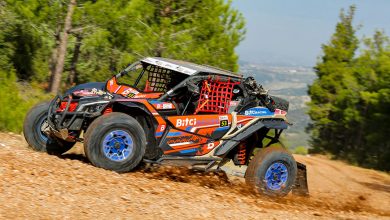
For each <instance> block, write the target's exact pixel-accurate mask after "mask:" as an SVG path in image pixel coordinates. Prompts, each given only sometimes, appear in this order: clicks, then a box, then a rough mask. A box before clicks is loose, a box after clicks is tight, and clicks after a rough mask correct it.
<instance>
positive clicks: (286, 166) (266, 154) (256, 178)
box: [245, 146, 297, 197]
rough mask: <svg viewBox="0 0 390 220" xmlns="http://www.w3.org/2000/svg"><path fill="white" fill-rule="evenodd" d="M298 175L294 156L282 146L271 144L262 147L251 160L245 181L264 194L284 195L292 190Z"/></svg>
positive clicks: (272, 195)
mask: <svg viewBox="0 0 390 220" xmlns="http://www.w3.org/2000/svg"><path fill="white" fill-rule="evenodd" d="M296 175H297V164H296V162H295V160H294V158H293V156H292V155H291V154H290V153H288V151H287V150H285V149H284V148H282V147H279V146H271V147H267V148H264V149H261V150H260V151H259V152H257V154H256V155H255V156H254V158H253V159H252V160H251V161H250V163H249V166H248V169H247V171H246V174H245V181H246V183H247V184H249V185H251V186H253V187H255V188H256V189H257V190H258V191H259V192H260V193H262V194H264V195H267V196H271V197H282V196H286V195H287V194H288V193H289V192H290V191H291V189H292V187H293V185H294V182H295V179H296Z"/></svg>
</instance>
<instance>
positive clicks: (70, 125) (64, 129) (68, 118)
mask: <svg viewBox="0 0 390 220" xmlns="http://www.w3.org/2000/svg"><path fill="white" fill-rule="evenodd" d="M62 102H66V107H65V109H64V110H62V111H58V109H59V107H60V104H61V103H62ZM71 102H77V103H78V104H77V108H76V110H75V111H72V112H70V111H69V106H70V104H71ZM109 103H110V101H108V100H102V99H101V98H86V99H83V98H80V99H77V100H75V99H72V96H71V95H69V96H65V97H62V96H59V95H57V96H56V97H55V98H54V99H53V100H52V101H51V103H50V106H49V110H48V117H47V122H48V124H49V131H47V132H46V133H48V135H54V136H55V137H57V138H60V139H63V140H66V141H76V140H77V137H76V136H78V135H77V134H79V133H80V131H81V130H82V129H83V126H84V125H85V122H86V121H89V120H91V119H93V118H96V117H98V116H100V115H101V114H102V113H101V112H102V110H103V109H105V108H106V107H107V105H108V104H109ZM96 106H98V108H96V111H93V112H91V111H90V110H91V108H90V107H96Z"/></svg>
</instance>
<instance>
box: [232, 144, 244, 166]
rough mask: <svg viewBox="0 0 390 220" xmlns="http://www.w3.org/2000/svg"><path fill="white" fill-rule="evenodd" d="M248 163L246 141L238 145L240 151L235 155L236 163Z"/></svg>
mask: <svg viewBox="0 0 390 220" xmlns="http://www.w3.org/2000/svg"><path fill="white" fill-rule="evenodd" d="M245 163H246V146H245V143H241V144H240V145H239V146H238V151H237V154H236V157H235V164H237V165H245Z"/></svg>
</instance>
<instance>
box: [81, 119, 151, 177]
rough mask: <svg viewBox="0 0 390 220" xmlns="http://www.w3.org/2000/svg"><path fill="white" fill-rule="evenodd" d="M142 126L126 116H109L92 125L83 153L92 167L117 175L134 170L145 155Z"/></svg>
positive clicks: (85, 139) (97, 120)
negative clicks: (110, 171) (114, 172)
mask: <svg viewBox="0 0 390 220" xmlns="http://www.w3.org/2000/svg"><path fill="white" fill-rule="evenodd" d="M145 148H146V138H145V132H144V130H143V129H142V127H141V125H140V124H139V123H138V122H137V120H135V119H134V118H133V117H130V116H128V115H126V114H124V113H117V112H114V113H110V114H107V115H103V116H100V117H99V118H97V119H96V120H94V121H93V122H92V124H91V125H90V126H89V128H88V130H87V132H86V133H85V136H84V151H85V154H86V156H87V158H88V159H89V160H90V161H91V163H92V164H93V165H95V166H97V167H101V168H104V169H108V170H113V171H116V172H128V171H131V170H132V169H134V168H135V167H136V166H137V165H138V164H139V163H140V162H141V160H142V158H143V156H144V154H145Z"/></svg>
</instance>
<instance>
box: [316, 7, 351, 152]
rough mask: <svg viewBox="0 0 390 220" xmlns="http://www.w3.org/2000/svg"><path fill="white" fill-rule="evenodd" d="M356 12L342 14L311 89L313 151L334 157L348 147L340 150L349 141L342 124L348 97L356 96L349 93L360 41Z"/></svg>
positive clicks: (327, 45)
mask: <svg viewBox="0 0 390 220" xmlns="http://www.w3.org/2000/svg"><path fill="white" fill-rule="evenodd" d="M354 12H355V7H354V6H351V7H350V9H349V11H348V13H347V14H345V13H344V11H343V10H342V11H341V13H340V22H339V23H338V24H337V25H336V32H335V33H334V34H333V36H332V38H331V41H330V42H329V44H326V45H323V46H322V48H323V53H324V54H323V56H322V58H321V60H320V61H319V62H318V63H317V65H316V67H315V68H314V69H315V72H316V74H317V76H318V78H317V79H316V80H315V81H314V83H313V84H312V85H311V86H310V87H309V95H310V96H311V102H310V104H309V106H310V111H309V115H310V117H311V119H312V120H313V122H314V123H313V125H312V134H313V143H312V145H313V148H314V149H316V150H328V151H330V152H332V153H335V154H339V153H341V151H342V150H343V149H344V147H347V146H344V147H343V148H340V146H343V145H344V144H345V142H346V141H347V140H346V138H347V137H346V135H345V132H343V130H346V129H347V127H346V125H345V123H343V120H344V116H345V115H344V113H345V112H344V108H345V104H346V103H345V101H347V100H346V99H345V97H348V96H351V98H352V97H353V95H354V94H353V93H351V92H350V91H351V87H354V86H355V84H356V83H355V82H354V79H353V77H352V76H353V66H352V62H353V58H354V55H355V51H356V49H357V47H358V43H359V42H358V40H357V38H356V36H355V31H356V30H355V28H354V27H353V24H352V21H353V17H354ZM350 101H352V99H351V100H350Z"/></svg>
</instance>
